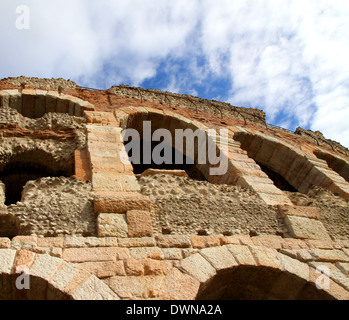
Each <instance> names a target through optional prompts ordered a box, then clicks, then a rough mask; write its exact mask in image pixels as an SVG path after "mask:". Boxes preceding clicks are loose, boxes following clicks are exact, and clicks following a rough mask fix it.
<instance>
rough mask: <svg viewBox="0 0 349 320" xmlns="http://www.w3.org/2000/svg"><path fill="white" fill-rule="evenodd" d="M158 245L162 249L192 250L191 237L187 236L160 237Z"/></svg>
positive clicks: (157, 241)
mask: <svg viewBox="0 0 349 320" xmlns="http://www.w3.org/2000/svg"><path fill="white" fill-rule="evenodd" d="M156 244H157V245H158V247H160V248H190V247H191V242H190V237H189V236H186V235H158V236H156Z"/></svg>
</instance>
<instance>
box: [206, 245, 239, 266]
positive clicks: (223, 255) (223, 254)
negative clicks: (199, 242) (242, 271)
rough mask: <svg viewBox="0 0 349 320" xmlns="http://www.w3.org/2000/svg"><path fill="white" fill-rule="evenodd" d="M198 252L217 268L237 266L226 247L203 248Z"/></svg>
mask: <svg viewBox="0 0 349 320" xmlns="http://www.w3.org/2000/svg"><path fill="white" fill-rule="evenodd" d="M200 254H201V255H202V256H203V257H204V258H205V259H206V260H207V261H208V262H210V263H211V265H212V266H213V267H214V268H215V269H216V270H217V271H219V270H224V269H229V268H232V267H235V266H238V263H237V262H236V260H235V259H234V257H233V256H232V254H231V253H230V251H229V250H228V249H227V248H226V247H224V246H223V247H214V248H205V249H202V250H201V251H200Z"/></svg>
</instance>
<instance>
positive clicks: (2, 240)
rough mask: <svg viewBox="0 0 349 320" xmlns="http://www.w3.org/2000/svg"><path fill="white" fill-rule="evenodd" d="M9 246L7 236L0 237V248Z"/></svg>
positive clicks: (9, 242)
mask: <svg viewBox="0 0 349 320" xmlns="http://www.w3.org/2000/svg"><path fill="white" fill-rule="evenodd" d="M10 247H11V240H10V239H9V238H0V249H8V248H10Z"/></svg>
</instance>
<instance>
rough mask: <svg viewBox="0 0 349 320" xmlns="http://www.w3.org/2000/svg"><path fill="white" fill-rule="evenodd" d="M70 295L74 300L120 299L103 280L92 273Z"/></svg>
mask: <svg viewBox="0 0 349 320" xmlns="http://www.w3.org/2000/svg"><path fill="white" fill-rule="evenodd" d="M72 297H73V298H74V299H75V300H120V298H119V297H118V296H117V295H116V294H115V293H114V292H113V291H112V290H111V289H110V288H109V287H108V286H107V285H106V284H105V283H104V282H103V281H101V280H99V279H98V278H97V277H96V276H94V275H92V276H91V277H89V278H88V279H87V280H86V281H85V282H84V283H83V284H82V285H81V286H80V287H79V288H77V289H76V290H75V291H74V293H73V294H72Z"/></svg>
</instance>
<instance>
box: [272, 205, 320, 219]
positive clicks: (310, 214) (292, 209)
mask: <svg viewBox="0 0 349 320" xmlns="http://www.w3.org/2000/svg"><path fill="white" fill-rule="evenodd" d="M278 208H279V212H280V214H281V216H282V217H286V216H296V217H304V218H308V219H315V220H319V219H320V214H319V209H318V208H316V207H300V206H290V205H279V206H278Z"/></svg>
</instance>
